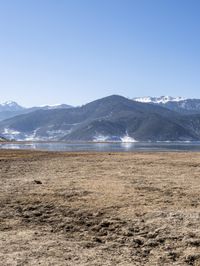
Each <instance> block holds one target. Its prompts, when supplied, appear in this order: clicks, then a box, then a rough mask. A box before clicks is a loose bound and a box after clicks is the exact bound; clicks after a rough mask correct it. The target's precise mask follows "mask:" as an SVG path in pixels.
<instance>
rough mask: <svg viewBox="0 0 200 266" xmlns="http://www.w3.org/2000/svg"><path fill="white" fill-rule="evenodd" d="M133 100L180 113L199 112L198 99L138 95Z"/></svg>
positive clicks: (199, 101)
mask: <svg viewBox="0 0 200 266" xmlns="http://www.w3.org/2000/svg"><path fill="white" fill-rule="evenodd" d="M133 100H134V101H137V102H142V103H150V104H157V105H160V106H162V107H165V108H168V109H170V110H173V111H176V112H179V113H182V114H200V99H185V98H183V97H171V96H161V97H139V98H134V99H133Z"/></svg>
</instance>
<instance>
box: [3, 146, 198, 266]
mask: <svg viewBox="0 0 200 266" xmlns="http://www.w3.org/2000/svg"><path fill="white" fill-rule="evenodd" d="M0 265H2V266H7V265H12V266H13V265H18V266H19V265H21V266H22V265H42V266H46V265H53V266H55V265H56V266H60V265H70V266H71V265H73V266H75V265H79V266H82V265H84V266H86V265H87V266H93V265H94V266H97V265H113V266H115V265H120V266H129V265H149V266H152V265H153V266H154V265H161V266H163V265H169V266H171V265H180V266H184V265H200V153H189V152H188V153H175V152H174V153H164V152H163V153H160V152H159V153H158V152H155V153H50V152H33V151H32V152H31V151H11V150H10V151H8V150H7V151H6V150H1V151H0Z"/></svg>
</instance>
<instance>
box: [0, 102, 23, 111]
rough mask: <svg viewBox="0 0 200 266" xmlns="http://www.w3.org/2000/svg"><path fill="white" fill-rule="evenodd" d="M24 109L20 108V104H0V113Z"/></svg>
mask: <svg viewBox="0 0 200 266" xmlns="http://www.w3.org/2000/svg"><path fill="white" fill-rule="evenodd" d="M23 109H24V107H22V106H20V105H19V104H18V103H16V102H14V101H6V102H3V103H0V111H19V110H23Z"/></svg>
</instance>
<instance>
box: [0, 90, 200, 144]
mask: <svg viewBox="0 0 200 266" xmlns="http://www.w3.org/2000/svg"><path fill="white" fill-rule="evenodd" d="M146 98H147V97H146ZM146 98H145V99H146ZM161 98H163V99H161ZM164 98H165V99H164ZM187 101H189V102H190V103H192V105H191V107H190V110H188V108H189V107H188V106H189V102H187ZM191 101H192V102H191ZM193 101H195V103H197V101H199V102H200V100H190V99H188V100H186V99H182V98H177V99H176V100H175V99H174V98H173V99H172V98H170V97H168V100H167V98H166V97H159V99H156V98H152V99H149V101H147V100H143V99H142V98H140V99H138V98H135V99H134V100H132V99H127V98H125V97H122V96H118V95H112V96H108V97H105V98H102V99H99V100H96V101H93V102H90V103H88V104H86V105H83V106H81V107H69V106H66V108H63V107H58V108H55V107H54V108H49V107H42V108H36V109H35V110H34V109H32V110H31V111H30V110H29V111H28V112H25V113H23V114H20V115H17V116H14V117H12V118H9V119H6V120H4V121H1V122H0V135H1V136H3V137H6V138H8V139H16V140H63V141H128V142H129V141H195V140H200V108H199V111H198V104H195V105H194V104H193V103H194V102H193ZM183 102H185V105H183V104H180V103H183ZM172 103H174V104H176V108H175V107H174V106H173V107H171V106H172V105H171V104H172ZM186 103H187V104H186ZM177 106H178V107H177ZM184 106H186V108H185V109H184ZM194 106H196V109H195V110H194V112H193V111H192V110H193V109H194Z"/></svg>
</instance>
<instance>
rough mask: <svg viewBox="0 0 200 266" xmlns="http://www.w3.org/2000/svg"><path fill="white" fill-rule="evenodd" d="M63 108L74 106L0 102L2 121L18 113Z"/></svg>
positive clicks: (0, 118)
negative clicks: (26, 106) (24, 104)
mask: <svg viewBox="0 0 200 266" xmlns="http://www.w3.org/2000/svg"><path fill="white" fill-rule="evenodd" d="M62 108H63V109H64V108H72V106H70V105H67V104H57V105H45V106H38V107H30V108H25V107H23V106H20V105H19V104H18V103H16V102H13V101H7V102H4V103H1V104H0V121H2V120H5V119H8V118H11V117H14V116H17V115H21V114H26V113H30V112H33V111H36V110H49V109H62Z"/></svg>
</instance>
